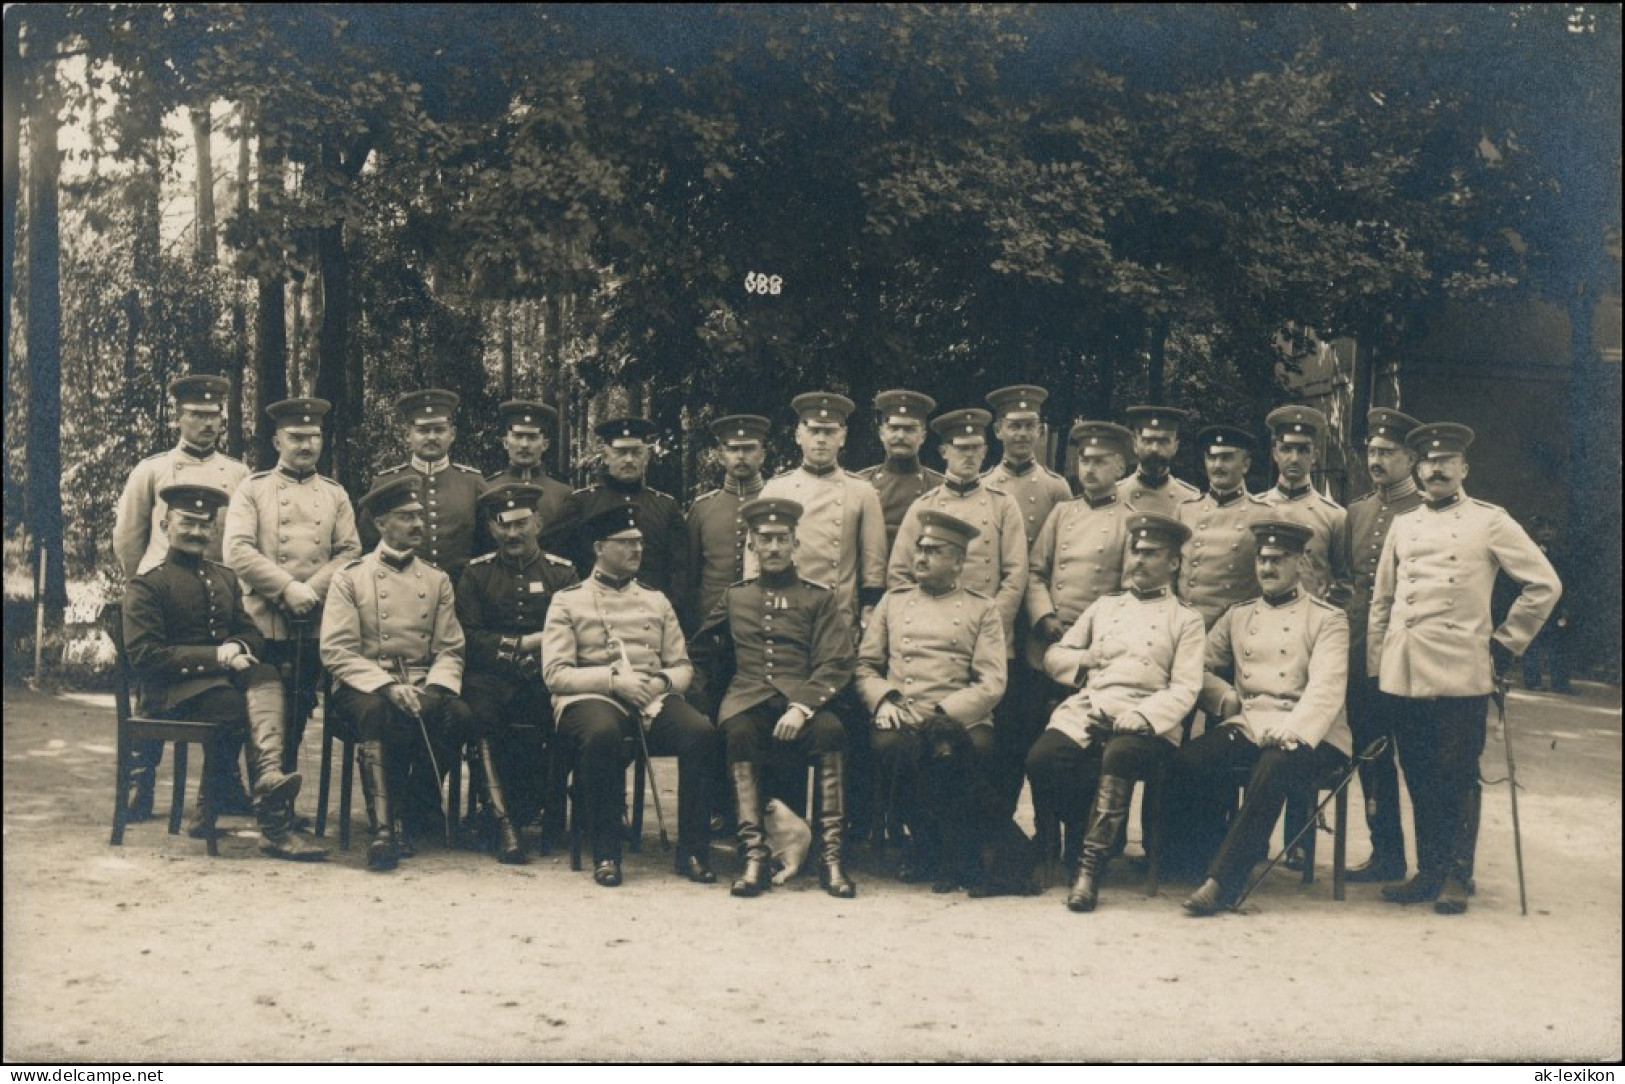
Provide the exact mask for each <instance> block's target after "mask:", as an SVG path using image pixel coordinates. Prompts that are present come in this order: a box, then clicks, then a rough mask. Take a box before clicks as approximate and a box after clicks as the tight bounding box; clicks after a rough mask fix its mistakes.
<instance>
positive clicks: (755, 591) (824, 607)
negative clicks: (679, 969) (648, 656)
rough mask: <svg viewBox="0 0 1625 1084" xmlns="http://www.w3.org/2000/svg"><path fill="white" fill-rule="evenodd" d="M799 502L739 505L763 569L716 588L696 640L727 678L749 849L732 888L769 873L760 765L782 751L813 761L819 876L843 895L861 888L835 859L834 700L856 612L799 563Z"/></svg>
mask: <svg viewBox="0 0 1625 1084" xmlns="http://www.w3.org/2000/svg"><path fill="white" fill-rule="evenodd" d="M801 512H802V509H801V506H800V505H798V504H797V503H796V502H794V501H788V500H783V499H781V498H774V497H769V498H765V499H760V500H754V501H748V502H746V503H745V505H744V506H743V507H741V508H740V515H741V517H743V518H744V520H745V522H746V523H748V524H749V525H750V540H749V546H750V549H751V552H752V553H754V554H755V556H756V560H757V564H758V566H759V567H760V570H761V571H760V572H759V573H758V575H756V576H755V577H754V578H752V579H748V580H743V581H741V582H739V583H736V584H733V585H732V586H730V587H727V588H725V589H724V590H723V593H722V597H721V598H720V599H718V600H717V605H716V606H715V607H714V608H713V609H712V611H711V613H710V615H709V616H708V617H707V618H706V620H705V624H704V625H703V626H702V627H701V628H700V631H699V633H698V635H696V636H695V638H694V649H695V653H696V655H697V657H698V658H699V660H700V661H701V664H702V666H703V667H704V669H705V670H706V671H707V678H708V679H709V680H710V681H713V682H715V683H717V684H718V685H722V684H724V683H725V684H726V692H725V693H724V694H723V696H722V703H721V705H720V707H719V709H718V711H717V718H718V719H719V720H721V727H722V736H723V741H724V743H725V745H726V748H727V756H728V771H729V774H730V775H731V776H732V778H733V784H734V799H735V812H736V819H737V821H738V825H739V847H740V851H741V853H742V854H743V856H744V860H745V866H744V870H743V871H742V872H741V873H740V875H739V879H738V880H736V881H735V882H734V883H733V887H732V889H731V891H732V893H733V895H735V896H740V897H746V898H748V897H752V896H758V895H761V893H762V892H764V891H765V890H766V889H767V888H768V886H769V884H770V883H771V874H772V870H771V869H770V868H769V865H768V862H769V854H768V846H767V836H766V834H765V830H764V828H763V824H764V822H763V802H764V800H765V797H766V793H765V790H764V788H763V771H764V769H765V768H768V767H770V766H778V765H780V764H782V763H783V762H784V761H790V762H792V763H793V764H794V765H796V766H797V768H798V769H799V766H800V765H801V764H803V763H807V762H810V763H811V764H812V765H813V766H814V767H816V768H817V769H818V793H819V795H820V798H819V802H818V835H819V856H820V859H821V866H820V879H821V882H822V884H823V886H824V890H825V891H826V892H828V893H829V894H830V895H832V896H835V897H837V898H840V899H851V898H852V897H853V896H855V895H856V894H857V888H856V886H855V885H853V883H852V880H851V878H849V877H848V876H847V875H846V873H845V871H844V870H843V868H842V865H841V862H842V855H841V848H842V840H843V832H844V822H845V819H846V804H845V803H846V753H847V742H846V730H845V728H844V727H843V726H842V724H841V720H840V719H838V718H837V717H836V716H835V715H834V713H833V712H831V711H830V702H831V701H832V700H834V698H835V697H836V696H837V695H838V694H839V693H840V692H841V690H843V689H845V688H846V686H847V684H848V683H849V682H850V681H851V679H852V622H851V618H850V616H849V615H848V614H847V613H846V611H844V610H843V609H842V608H841V606H840V604H839V603H838V602H837V601H836V599H835V592H834V591H832V590H831V589H830V588H829V587H827V586H825V585H824V584H821V583H816V582H814V581H812V580H808V579H803V578H802V577H801V576H800V575H799V574H798V573H797V570H796V564H795V557H796V549H797V546H796V525H797V523H798V522H799V521H800V519H801ZM719 691H720V690H719ZM790 873H791V874H792V875H793V874H794V873H795V871H794V870H791V871H790Z"/></svg>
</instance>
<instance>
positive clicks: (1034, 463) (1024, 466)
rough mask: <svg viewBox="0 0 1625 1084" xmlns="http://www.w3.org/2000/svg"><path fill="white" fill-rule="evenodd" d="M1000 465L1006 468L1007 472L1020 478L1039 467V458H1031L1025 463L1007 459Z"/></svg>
mask: <svg viewBox="0 0 1625 1084" xmlns="http://www.w3.org/2000/svg"><path fill="white" fill-rule="evenodd" d="M999 466H1001V467H1003V468H1004V470H1005V473H1006V474H1013V475H1015V476H1016V477H1017V478H1020V477H1021V476H1022V475H1023V474H1027V473H1029V472H1031V471H1033V470H1034V469H1036V468H1037V467H1038V460H1037V459H1029V460H1027V461H1026V462H1025V463H1012V462H1010V461H1009V460H1008V459H1006V460H1005V461H1004V462H1002V463H1000V464H999Z"/></svg>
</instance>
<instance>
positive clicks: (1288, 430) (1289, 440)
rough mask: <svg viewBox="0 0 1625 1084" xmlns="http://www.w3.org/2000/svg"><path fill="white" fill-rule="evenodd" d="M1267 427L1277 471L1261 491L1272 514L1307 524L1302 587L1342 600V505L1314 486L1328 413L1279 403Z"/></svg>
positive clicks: (1345, 572) (1345, 573) (1345, 567)
mask: <svg viewBox="0 0 1625 1084" xmlns="http://www.w3.org/2000/svg"><path fill="white" fill-rule="evenodd" d="M1264 422H1265V424H1266V425H1267V426H1269V430H1270V435H1271V436H1270V454H1271V456H1272V457H1273V458H1274V460H1275V469H1276V471H1277V475H1276V482H1275V485H1274V486H1272V487H1270V488H1269V489H1268V490H1266V491H1265V492H1264V493H1263V495H1262V496H1263V499H1264V503H1265V504H1267V505H1269V507H1270V515H1271V516H1273V517H1274V518H1276V519H1285V520H1290V521H1291V522H1293V523H1301V524H1303V525H1304V526H1305V527H1308V528H1309V530H1310V532H1311V534H1310V537H1309V545H1308V547H1307V548H1305V550H1304V566H1303V578H1302V580H1301V581H1300V585H1301V586H1302V588H1303V590H1305V591H1307V592H1309V594H1311V595H1313V596H1315V597H1316V598H1324V599H1329V600H1330V601H1332V602H1333V603H1338V604H1340V603H1341V602H1342V601H1343V599H1344V598H1346V595H1347V590H1348V582H1349V558H1348V550H1347V549H1346V547H1347V545H1348V536H1347V534H1346V533H1345V532H1344V528H1343V524H1344V520H1345V519H1346V518H1347V516H1348V513H1347V512H1345V511H1344V510H1343V506H1342V505H1340V504H1338V503H1337V502H1336V501H1334V500H1332V499H1331V498H1330V497H1326V496H1323V495H1322V494H1321V493H1320V491H1319V490H1317V489H1315V487H1314V471H1315V467H1316V466H1317V464H1318V463H1319V462H1320V449H1321V447H1322V444H1323V442H1324V441H1325V440H1326V437H1327V435H1328V433H1329V431H1330V427H1329V425H1328V423H1327V421H1326V415H1324V414H1322V413H1321V412H1320V411H1318V410H1316V409H1315V408H1314V407H1307V406H1301V405H1297V404H1293V405H1290V406H1284V407H1277V408H1276V409H1274V410H1272V411H1270V413H1269V416H1268V417H1267V418H1265V419H1264Z"/></svg>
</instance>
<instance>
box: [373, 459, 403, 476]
mask: <svg viewBox="0 0 1625 1084" xmlns="http://www.w3.org/2000/svg"><path fill="white" fill-rule="evenodd" d="M410 466H411V464H410V463H397V464H395V465H394V466H393V467H385V468H384V469H383V470H381V471H379V472H378V473H377V474H375V475H373V477H374V478H382V477H383V476H384V475H386V474H397V473H399V472H401V471H403V470H405V469H406V468H407V467H410Z"/></svg>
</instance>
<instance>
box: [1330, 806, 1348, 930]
mask: <svg viewBox="0 0 1625 1084" xmlns="http://www.w3.org/2000/svg"><path fill="white" fill-rule="evenodd" d="M1333 805H1334V806H1335V808H1336V810H1337V830H1336V834H1334V835H1333V836H1332V899H1334V900H1336V901H1338V902H1339V903H1341V902H1342V901H1343V882H1344V877H1343V875H1344V867H1345V866H1346V865H1347V864H1348V863H1347V858H1348V849H1349V789H1348V788H1347V787H1344V788H1343V789H1342V790H1340V791H1338V792H1337V800H1336V802H1334V803H1333Z"/></svg>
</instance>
